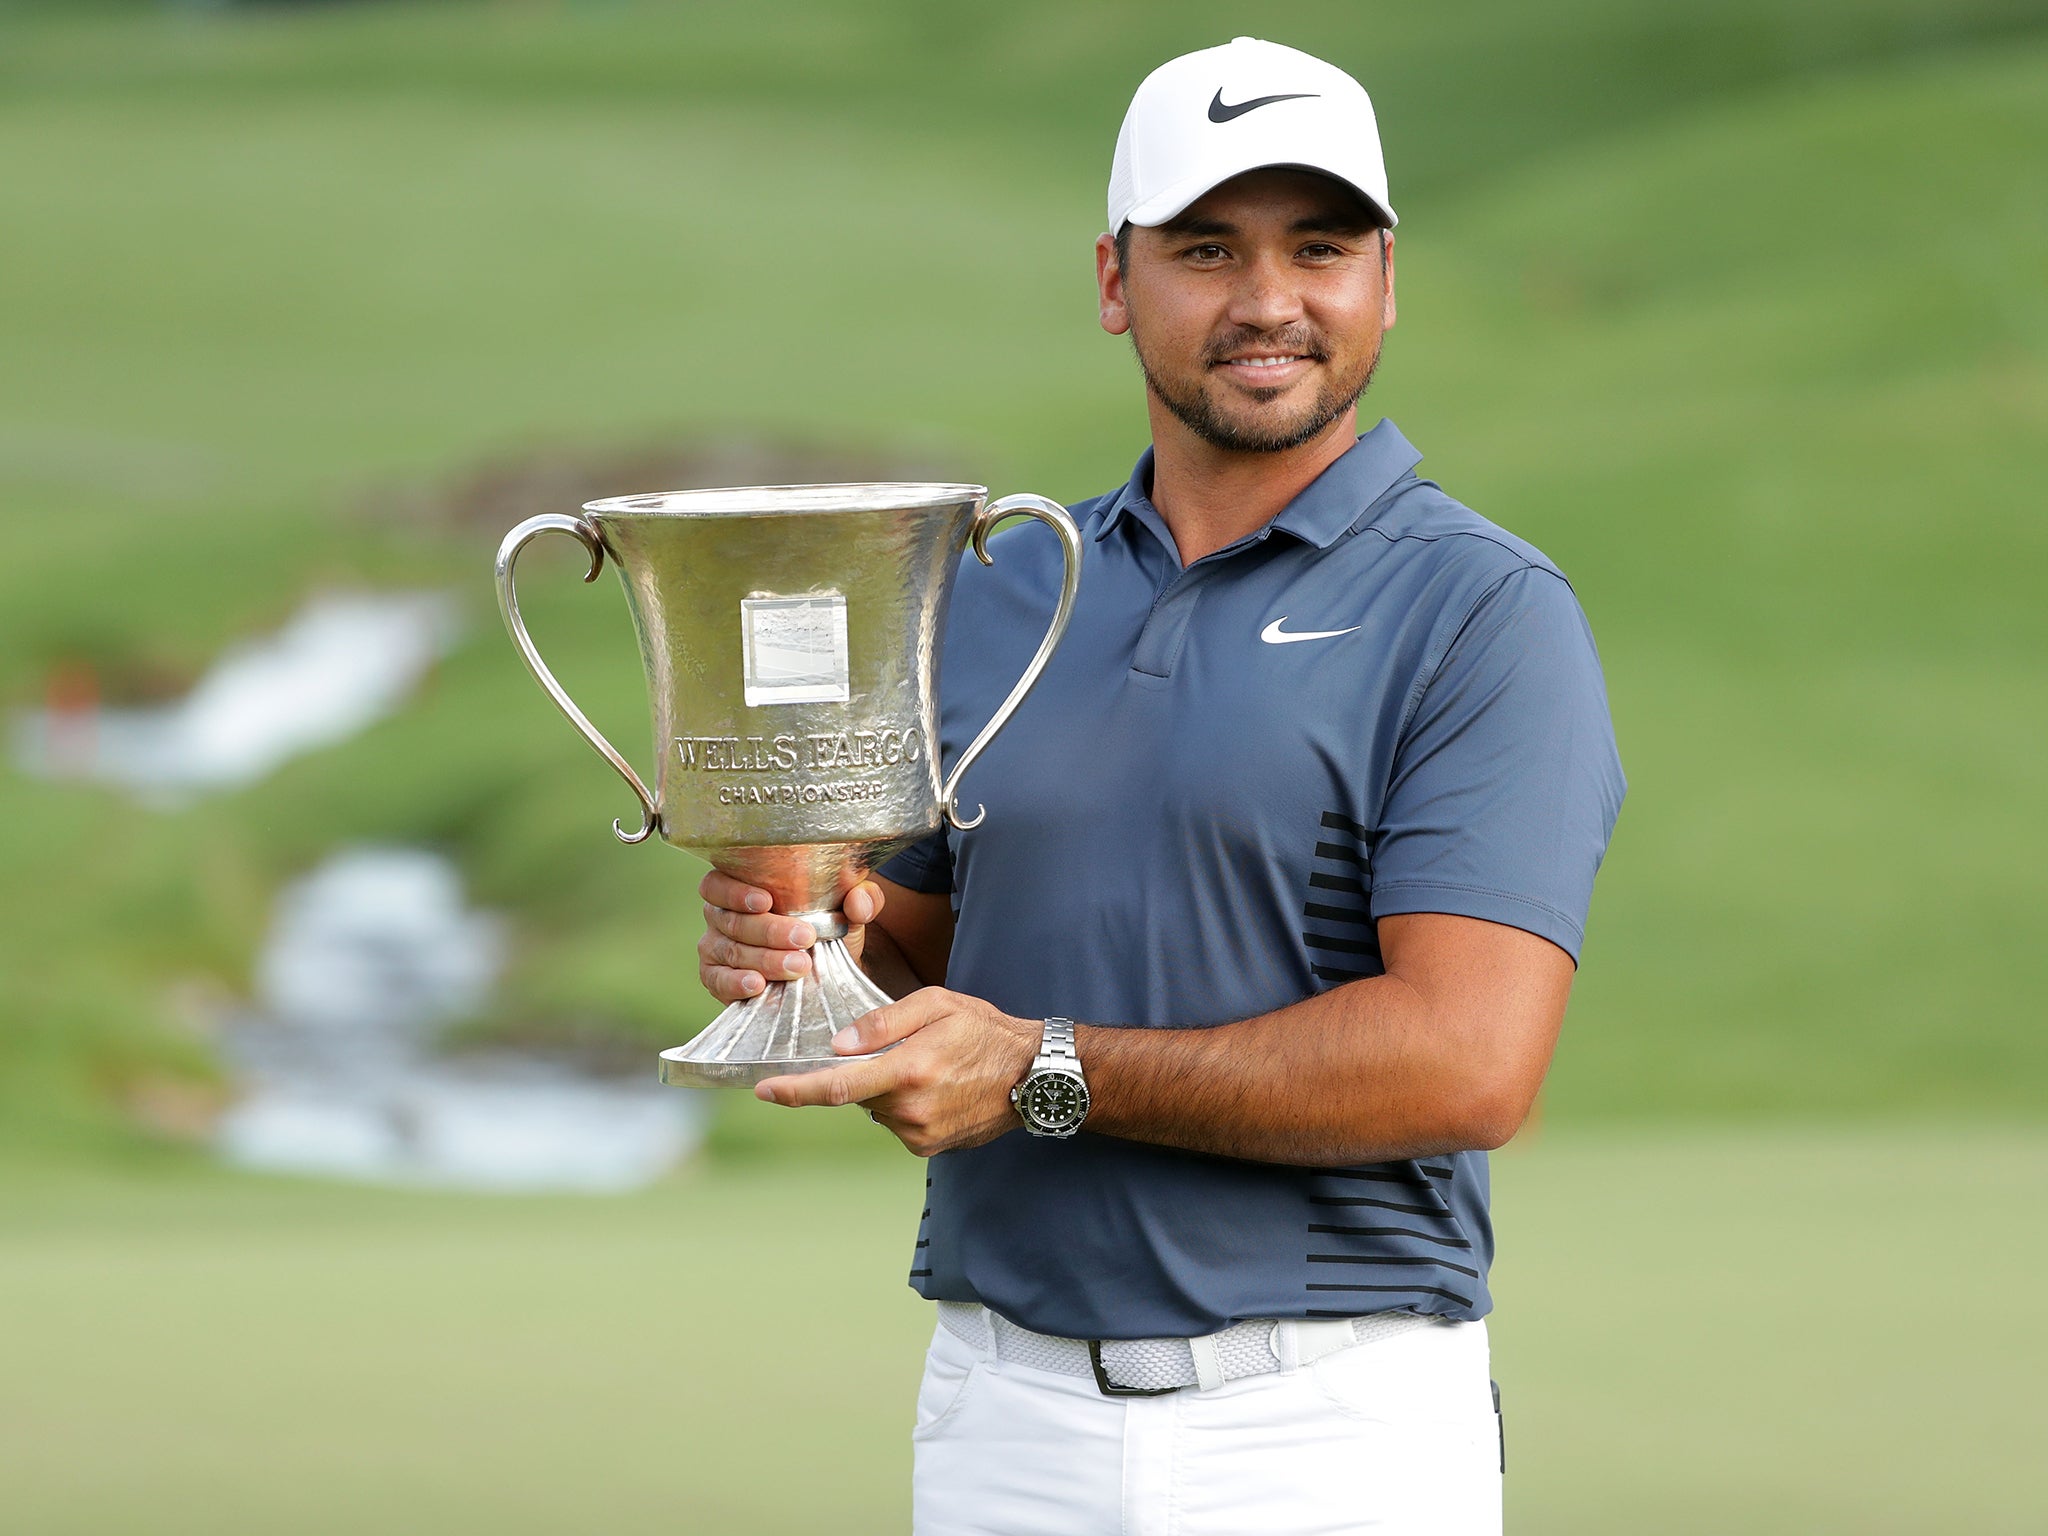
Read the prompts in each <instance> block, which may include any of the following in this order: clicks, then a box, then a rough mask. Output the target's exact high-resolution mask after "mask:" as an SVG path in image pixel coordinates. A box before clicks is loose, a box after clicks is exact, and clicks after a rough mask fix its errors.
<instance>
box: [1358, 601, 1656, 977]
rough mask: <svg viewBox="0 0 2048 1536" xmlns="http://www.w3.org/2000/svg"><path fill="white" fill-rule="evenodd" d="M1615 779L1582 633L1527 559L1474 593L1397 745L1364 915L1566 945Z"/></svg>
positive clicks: (1595, 668) (1619, 789) (1578, 925)
mask: <svg viewBox="0 0 2048 1536" xmlns="http://www.w3.org/2000/svg"><path fill="white" fill-rule="evenodd" d="M1626 788H1627V784H1626V781H1625V780H1624V778H1623V777H1622V771H1621V759H1620V756H1619V754H1618V753H1617V751H1616V749H1615V743H1614V726H1613V722H1612V721H1611V719H1610V718H1609V716H1608V711H1607V686H1606V682H1605V680H1604V679H1603V677H1602V676H1601V672H1600V657H1599V654H1598V652H1597V651H1596V650H1595V649H1594V646H1593V634H1592V630H1591V629H1590V628H1589V627H1588V626H1587V624H1586V616H1585V614H1584V613H1583V612H1582V611H1581V610H1580V608H1579V603H1578V599H1577V598H1576V597H1575V596H1574V595H1573V593H1572V590H1571V587H1570V586H1569V585H1568V584H1567V583H1566V582H1565V580H1564V579H1563V578H1562V577H1561V576H1559V575H1557V574H1556V573H1555V572H1553V571H1549V570H1546V569H1544V568H1542V567H1540V566H1525V567H1523V568H1521V569H1519V570H1516V571H1514V572H1511V573H1510V574H1509V575H1507V576H1505V577H1503V578H1501V580H1500V581H1498V582H1496V583H1495V584H1494V585H1493V586H1492V587H1490V588H1489V589H1488V590H1487V591H1486V593H1485V594H1484V595H1483V596H1482V597H1481V598H1480V599H1479V601H1478V602H1477V603H1476V604H1474V605H1473V608H1472V610H1471V612H1470V613H1469V614H1468V615H1467V616H1466V618H1465V621H1464V623H1463V625H1462V626H1461V627H1460V629H1459V630H1458V632H1457V634H1456V635H1455V636H1454V637H1453V639H1452V641H1451V644H1450V646H1449V648H1448V649H1447V650H1446V651H1445V653H1444V657H1443V660H1442V661H1441V662H1440V663H1439V664H1438V665H1437V668H1436V670H1435V673H1434V674H1433V675H1432V676H1431V678H1430V680H1429V682H1428V684H1427V685H1426V686H1425V688H1424V690H1423V694H1422V698H1421V701H1420V702H1419V704H1418V705H1417V706H1416V709H1415V713H1414V717H1413V718H1412V719H1411V720H1410V722H1409V724H1408V727H1407V729H1406V730H1405V731H1404V732H1403V733H1402V737H1401V740H1400V743H1399V745H1398V746H1397V748H1396V750H1395V756H1394V766H1393V772H1392V777H1391V781H1390V783H1389V787H1388V792H1387V798H1386V801H1385V808H1384V811H1383V813H1382V816H1381V818H1380V827H1379V836H1378V838H1377V840H1376V842H1375V844H1374V847H1373V850H1372V914H1373V917H1374V918H1375V919H1377V918H1382V917H1388V916H1392V915H1394V914H1396V913H1403V912H1449V913H1454V914H1456V915H1458V916H1462V917H1476V918H1483V919H1485V920H1486V921H1488V922H1495V923H1507V924H1509V925H1511V926H1513V927H1516V928H1521V929H1525V930H1526V931H1528V932H1530V933H1534V934H1537V935H1539V936H1540V937H1542V938H1545V939H1548V940H1550V942H1551V943H1553V944H1555V945H1557V946H1558V947H1559V948H1561V949H1563V950H1564V951H1565V952H1566V953H1567V954H1569V955H1570V956H1571V957H1572V959H1573V961H1574V962H1576V961H1577V960H1578V958H1579V949H1580V946H1581V944H1582V943H1583V942H1584V938H1585V926H1586V909H1587V907H1588V906H1589V904H1590V903H1591V901H1592V898H1593V875H1594V872H1595V871H1596V870H1598V869H1599V867H1600V860H1601V858H1602V857H1603V856H1604V855H1605V853H1606V851H1607V841H1608V838H1609V837H1610V836H1611V835H1612V834H1613V831H1614V823H1615V818H1616V817H1617V816H1618V815H1619V814H1620V812H1621V801H1622V796H1623V794H1624V792H1625V791H1626Z"/></svg>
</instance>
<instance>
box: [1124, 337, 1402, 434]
mask: <svg viewBox="0 0 2048 1536" xmlns="http://www.w3.org/2000/svg"><path fill="white" fill-rule="evenodd" d="M1131 350H1132V351H1133V352H1135V353H1137V355H1138V367H1139V368H1140V369H1141V370H1142V371H1143V372H1144V375H1145V387H1146V388H1148V389H1150V390H1151V391H1152V393H1153V394H1154V395H1156V396H1158V397H1159V403H1160V404H1161V405H1164V406H1165V407H1166V408H1167V409H1168V410H1169V411H1171V412H1172V413H1173V414H1174V417H1175V418H1176V419H1177V420H1178V421H1179V422H1180V423H1181V425H1182V426H1184V427H1186V428H1187V429H1188V430H1189V431H1190V432H1192V433H1194V434H1195V436H1197V437H1199V438H1200V439H1201V440H1202V441H1203V442H1205V443H1208V444H1210V445H1212V446H1214V447H1217V448H1222V449H1225V450H1226V451H1228V452H1231V453H1285V452H1286V451H1287V450H1288V449H1290V448H1299V447H1300V446H1301V445H1302V444H1303V443H1306V442H1310V441H1312V440H1314V439H1315V438H1316V437H1317V436H1319V435H1320V434H1321V433H1322V432H1323V430H1324V429H1325V428H1326V427H1328V426H1329V425H1330V423H1331V422H1333V421H1335V420H1336V419H1337V418H1338V417H1339V416H1342V415H1343V414H1344V413H1345V412H1346V411H1348V410H1350V409H1351V407H1352V406H1354V405H1356V404H1357V403H1358V400H1359V397H1360V396H1362V395H1363V394H1364V393H1365V392H1366V390H1367V389H1368V388H1369V387H1370V386H1371V384H1372V376H1373V373H1374V371H1375V370H1376V369H1378V367H1379V365H1380V349H1379V348H1378V347H1377V346H1375V347H1374V348H1373V349H1372V352H1371V354H1370V355H1369V356H1367V357H1366V359H1365V360H1364V362H1363V363H1362V364H1360V365H1359V366H1358V367H1357V368H1356V369H1354V370H1353V374H1352V376H1350V377H1342V376H1340V377H1336V378H1327V377H1326V378H1325V380H1324V382H1323V387H1322V388H1321V389H1319V390H1317V391H1316V397H1315V399H1313V400H1311V401H1310V402H1309V403H1308V404H1306V405H1303V406H1298V407H1296V408H1294V409H1293V410H1291V411H1287V412H1284V413H1282V414H1279V415H1271V416H1263V417H1261V418H1258V419H1253V420H1249V421H1246V420H1237V419H1234V418H1233V417H1232V416H1231V415H1229V414H1226V412H1225V411H1224V410H1223V409H1222V408H1221V407H1220V406H1219V405H1218V403H1217V402H1216V401H1215V400H1213V399H1211V398H1210V395H1209V392H1208V391H1207V390H1206V389H1205V388H1204V385H1205V384H1206V382H1207V379H1208V370H1209V368H1210V367H1211V366H1213V365H1214V364H1216V363H1219V362H1221V361H1223V360H1224V359H1225V358H1227V357H1230V356H1232V355H1233V354H1235V355H1240V356H1241V355H1243V354H1245V353H1247V352H1251V353H1260V352H1263V353H1267V354H1269V355H1270V354H1274V353H1296V354H1299V355H1301V356H1303V357H1307V358H1311V359H1313V360H1314V361H1316V362H1318V363H1327V362H1328V361H1329V349H1328V348H1326V347H1325V346H1323V344H1322V342H1321V340H1320V339H1319V338H1318V337H1317V336H1315V335H1314V334H1313V333H1312V332H1311V331H1309V330H1308V329H1306V328H1305V327H1296V328H1290V329H1286V330H1280V331H1273V332H1270V333H1269V332H1263V331H1245V330H1239V331H1232V332H1230V333H1229V334H1227V335H1224V336H1220V337H1218V338H1216V340H1214V341H1212V342H1211V343H1210V344H1209V346H1208V347H1207V348H1206V349H1205V351H1204V354H1203V357H1202V372H1201V374H1199V375H1198V376H1196V377H1195V378H1194V379H1192V380H1188V381H1186V382H1185V383H1183V382H1182V381H1179V380H1173V379H1168V378H1166V377H1164V376H1162V375H1161V374H1160V373H1159V372H1157V371H1156V370H1155V369H1154V368H1153V366H1152V364H1151V362H1150V361H1149V360H1148V359H1147V358H1146V356H1145V349H1144V347H1143V346H1142V345H1141V344H1140V343H1139V341H1138V332H1137V328H1136V326H1133V327H1132V329H1131ZM1279 395H1280V391H1279V390H1277V389H1275V390H1270V391H1264V390H1254V391H1252V399H1253V400H1255V401H1258V402H1260V403H1262V404H1263V403H1265V402H1267V401H1270V400H1274V399H1277V398H1278V397H1279Z"/></svg>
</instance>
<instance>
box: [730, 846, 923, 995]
mask: <svg viewBox="0 0 2048 1536" xmlns="http://www.w3.org/2000/svg"><path fill="white" fill-rule="evenodd" d="M697 893H698V894H699V895H700V896H702V897H703V898H704V937H703V938H701V939H699V940H698V941H697V979H698V980H699V981H701V982H702V983H703V984H704V990H705V991H707V992H709V993H710V994H711V995H712V996H713V997H715V998H717V999H718V1000H719V1001H720V1002H721V1003H740V1002H745V1001H746V1000H747V999H748V998H750V997H755V996H758V995H759V994H760V991H761V989H762V988H763V987H765V986H766V985H767V984H768V983H769V982H771V981H788V980H790V979H791V978H792V977H796V976H808V975H809V974H810V973H811V957H810V955H809V954H808V953H806V951H808V950H809V949H810V947H811V946H812V945H813V944H815V943H816V942H817V941H818V936H817V934H816V933H814V932H813V931H812V930H811V926H810V924H808V923H800V922H798V921H797V920H796V919H795V918H793V917H783V916H781V915H779V914H777V913H773V912H770V911H769V910H768V909H769V908H770V907H771V906H773V905H774V903H775V899H774V898H773V897H772V896H770V895H769V894H768V893H767V892H766V891H764V890H762V889H761V888H760V887H759V886H755V885H748V884H746V883H744V882H743V881H739V880H735V879H733V877H732V876H731V875H722V874H720V873H719V872H718V871H717V870H715V869H714V870H712V871H710V872H709V873H708V874H706V875H705V876H704V880H703V883H702V884H701V885H699V886H698V887H697ZM883 899H884V898H883V895H882V888H881V886H879V885H877V884H876V883H875V882H874V881H872V880H866V881H863V882H862V883H861V884H859V885H856V886H855V887H854V888H853V889H852V890H850V891H848V892H847V893H846V900H845V902H844V903H843V904H842V906H841V910H842V911H843V912H844V913H845V914H846V921H847V922H848V923H849V924H851V925H852V926H851V928H850V929H849V930H848V932H847V935H846V947H847V949H848V950H849V951H851V953H852V955H853V958H854V960H855V961H856V962H857V961H859V959H860V958H861V949H862V947H863V945H864V944H865V942H866V939H867V925H868V924H869V923H872V922H873V921H874V920H875V919H876V918H877V917H879V916H881V914H882V903H883Z"/></svg>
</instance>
